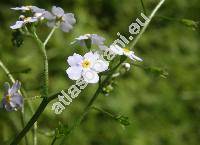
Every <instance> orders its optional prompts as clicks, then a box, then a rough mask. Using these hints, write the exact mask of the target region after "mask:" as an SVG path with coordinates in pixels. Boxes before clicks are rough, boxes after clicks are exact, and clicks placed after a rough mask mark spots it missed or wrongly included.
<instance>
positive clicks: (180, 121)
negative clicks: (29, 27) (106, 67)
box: [0, 0, 200, 145]
mask: <svg viewBox="0 0 200 145" xmlns="http://www.w3.org/2000/svg"><path fill="white" fill-rule="evenodd" d="M158 2H159V1H158V0H144V3H145V7H146V9H147V13H148V14H150V12H151V11H152V10H153V8H154V7H155V6H156V4H157V3H158ZM20 5H36V6H38V7H41V8H45V9H49V10H50V8H51V6H52V5H57V6H61V7H62V8H64V10H65V11H67V12H73V13H74V14H75V16H76V19H77V23H76V25H75V27H74V29H73V30H72V32H70V33H67V34H66V33H63V32H61V31H60V30H57V31H56V33H55V35H54V36H53V37H52V39H51V40H50V42H49V44H48V46H47V50H48V56H49V67H50V68H49V69H50V92H51V93H55V92H59V91H61V90H62V89H67V88H68V87H69V86H70V85H72V84H73V83H74V82H72V81H70V80H69V78H68V77H67V75H66V73H65V70H66V68H67V64H66V59H67V57H68V56H69V55H72V54H73V53H74V52H82V49H81V48H79V47H77V46H75V47H74V46H72V45H70V42H72V41H73V39H74V38H75V37H77V36H79V35H81V34H85V33H97V34H100V35H102V36H104V37H105V38H107V44H110V43H111V42H112V41H113V40H115V39H116V38H117V35H116V34H117V32H120V33H121V34H124V35H126V36H128V35H129V34H128V26H129V25H130V24H131V23H132V22H134V21H135V20H136V18H137V17H139V16H140V13H141V12H142V11H143V10H142V6H141V3H140V0H51V1H47V0H44V1H42V0H35V1H33V0H32V1H31V0H26V1H25V0H24V1H19V0H1V1H0V59H1V60H2V61H3V62H4V63H5V64H6V65H7V67H8V68H9V69H10V70H11V72H19V71H22V70H24V69H31V71H30V72H28V73H13V75H14V77H15V78H16V79H18V80H20V81H21V82H22V85H23V87H24V88H25V89H26V90H27V91H28V95H29V97H33V96H36V95H39V93H40V86H41V84H42V81H41V75H42V70H43V68H42V64H43V61H42V57H41V54H40V51H39V49H38V47H37V44H36V43H35V42H34V41H33V40H31V39H30V38H25V41H24V44H23V45H22V46H21V47H20V48H15V47H13V46H12V43H11V29H9V26H10V25H11V24H13V23H14V22H15V21H16V19H17V18H18V16H19V14H20V13H18V12H15V11H12V10H10V8H11V7H15V6H20ZM199 14H200V1H199V0H190V1H188V0H167V1H166V3H165V4H164V5H163V7H162V8H161V9H160V10H159V12H158V13H157V15H156V17H155V18H154V19H153V21H152V23H151V24H150V26H149V27H148V29H147V31H146V32H145V33H144V35H143V36H142V38H141V39H140V41H139V43H138V44H137V45H136V47H135V50H134V51H135V52H136V54H137V55H138V56H140V57H142V58H143V59H144V62H143V63H142V65H145V66H153V67H156V68H161V69H163V70H166V71H167V72H168V74H169V75H168V77H167V78H162V77H160V76H159V75H152V74H151V73H148V72H147V71H145V70H143V69H141V68H138V67H132V69H131V71H130V72H129V73H127V74H126V75H124V76H123V77H121V78H120V79H118V80H117V86H115V89H114V91H113V92H112V93H111V94H110V95H109V96H104V95H101V96H100V97H99V98H98V100H97V102H96V103H95V105H96V106H99V107H101V108H104V109H106V110H108V111H109V112H112V113H113V114H123V115H125V116H128V117H129V120H130V122H131V124H130V125H129V126H127V127H125V128H124V127H122V126H121V125H120V124H119V123H117V122H115V121H114V120H112V119H110V118H109V117H107V116H106V115H103V114H102V113H99V112H97V111H95V110H92V111H91V112H90V113H89V114H88V115H87V117H86V119H85V120H84V121H83V123H82V124H81V126H79V127H78V128H77V129H76V130H75V131H74V132H73V133H72V134H71V135H70V136H69V137H68V140H67V142H66V144H79V145H199V142H200V44H199V43H200V37H199V30H200V29H198V28H197V29H196V30H194V29H192V27H187V26H186V25H184V23H181V22H179V21H177V20H179V19H183V18H185V19H191V20H193V21H199V17H200V16H199ZM164 17H165V18H164ZM166 17H168V18H171V19H170V20H169V19H167V18H166ZM49 31H50V29H48V28H47V27H45V26H44V25H43V26H41V27H40V30H39V31H38V33H39V35H40V37H41V39H42V40H44V39H45V36H46V35H47V34H48V32H49ZM5 81H9V80H8V78H7V76H6V75H5V74H4V72H3V71H2V70H0V86H1V87H0V93H1V96H2V95H3V83H4V82H5ZM95 88H96V86H95V85H89V86H88V87H87V89H85V90H84V91H83V92H82V93H81V95H80V96H78V97H77V98H76V99H75V100H74V101H73V103H72V104H71V105H70V106H69V107H68V108H67V109H66V110H65V111H64V112H63V113H62V114H61V115H58V116H57V115H55V114H54V112H53V111H51V105H52V104H49V105H48V107H47V108H46V110H45V112H44V113H43V114H42V116H41V117H40V119H39V121H38V126H39V129H38V141H39V143H38V145H49V144H50V143H51V141H52V137H48V136H45V135H44V133H42V132H46V133H48V132H52V131H54V129H55V128H56V127H57V126H58V122H59V121H61V122H62V123H63V124H68V125H69V126H70V125H72V123H73V122H74V121H75V119H76V118H77V117H78V116H79V115H80V114H81V112H82V111H83V108H84V106H86V104H87V102H88V101H89V99H90V98H91V96H92V95H93V93H94V90H95ZM40 101H41V100H40V99H37V100H32V101H30V102H31V103H32V104H33V105H34V109H36V108H37V106H38V105H39V103H40ZM26 108H27V107H26V105H25V109H26ZM25 112H26V121H28V120H29V119H30V117H31V115H32V114H31V112H30V111H29V110H28V109H26V110H25ZM0 116H1V118H0V128H1V132H0V145H5V144H7V142H10V141H11V140H12V139H13V137H14V136H15V135H16V134H17V133H18V132H19V131H21V129H22V127H21V123H20V118H19V112H12V113H8V112H5V111H4V110H1V111H0ZM28 137H29V142H30V144H31V145H32V142H33V141H32V133H31V131H30V132H29V134H28ZM58 142H59V141H58ZM23 143H24V142H23V141H22V142H21V144H23Z"/></svg>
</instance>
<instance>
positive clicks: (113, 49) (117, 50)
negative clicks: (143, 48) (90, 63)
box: [109, 45, 143, 61]
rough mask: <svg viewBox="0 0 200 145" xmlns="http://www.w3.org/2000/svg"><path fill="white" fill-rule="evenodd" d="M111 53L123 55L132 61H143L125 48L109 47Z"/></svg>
mask: <svg viewBox="0 0 200 145" xmlns="http://www.w3.org/2000/svg"><path fill="white" fill-rule="evenodd" d="M109 49H110V50H111V52H112V53H113V54H116V55H125V56H127V57H129V58H130V59H132V60H137V61H143V60H142V59H141V58H139V57H138V56H136V55H135V53H134V52H133V51H131V50H129V49H127V48H121V47H120V46H118V45H111V46H110V48H109Z"/></svg>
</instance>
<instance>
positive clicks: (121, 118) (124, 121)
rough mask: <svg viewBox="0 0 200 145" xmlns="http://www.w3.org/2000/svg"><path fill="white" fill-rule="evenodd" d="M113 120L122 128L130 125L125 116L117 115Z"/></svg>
mask: <svg viewBox="0 0 200 145" xmlns="http://www.w3.org/2000/svg"><path fill="white" fill-rule="evenodd" d="M115 120H116V121H118V122H119V123H120V124H122V125H124V126H128V125H130V122H129V118H128V117H127V116H123V115H118V116H116V117H115Z"/></svg>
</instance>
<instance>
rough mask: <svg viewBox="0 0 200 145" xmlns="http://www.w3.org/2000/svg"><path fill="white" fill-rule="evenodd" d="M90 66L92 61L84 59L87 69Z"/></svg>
mask: <svg viewBox="0 0 200 145" xmlns="http://www.w3.org/2000/svg"><path fill="white" fill-rule="evenodd" d="M90 66H91V62H90V61H89V60H87V59H85V60H83V62H82V67H83V68H85V69H87V68H90Z"/></svg>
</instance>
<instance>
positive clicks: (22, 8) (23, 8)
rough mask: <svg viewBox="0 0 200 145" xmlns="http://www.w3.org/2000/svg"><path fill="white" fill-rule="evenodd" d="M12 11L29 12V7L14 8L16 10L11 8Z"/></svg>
mask: <svg viewBox="0 0 200 145" xmlns="http://www.w3.org/2000/svg"><path fill="white" fill-rule="evenodd" d="M11 9H12V10H16V11H18V10H19V11H30V10H31V9H30V6H22V7H16V8H11Z"/></svg>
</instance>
